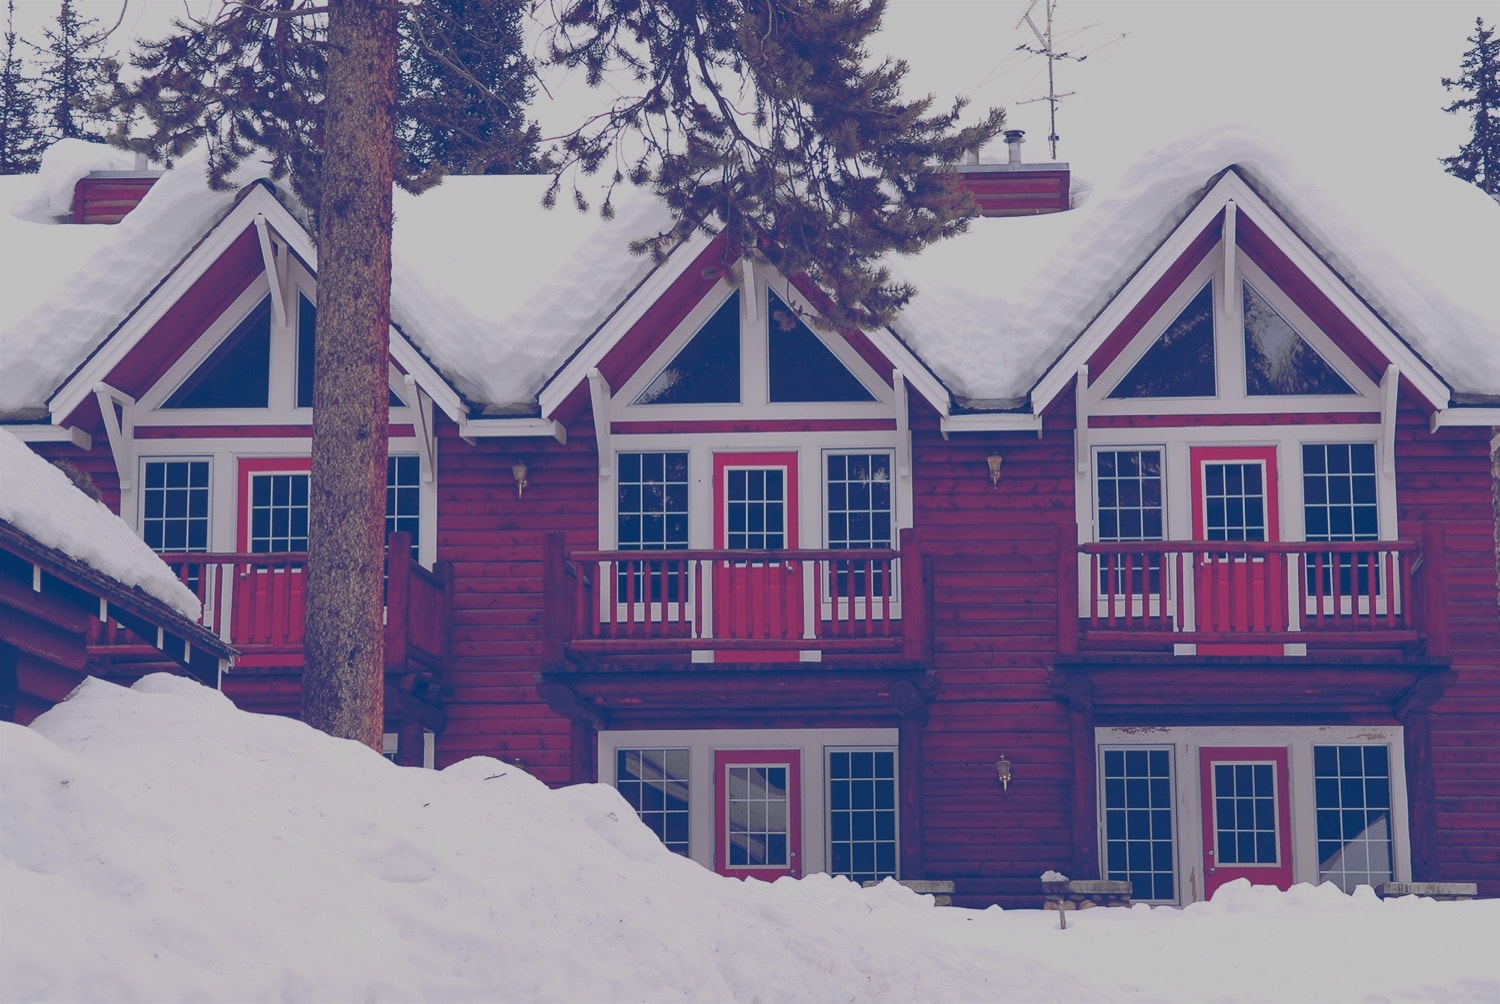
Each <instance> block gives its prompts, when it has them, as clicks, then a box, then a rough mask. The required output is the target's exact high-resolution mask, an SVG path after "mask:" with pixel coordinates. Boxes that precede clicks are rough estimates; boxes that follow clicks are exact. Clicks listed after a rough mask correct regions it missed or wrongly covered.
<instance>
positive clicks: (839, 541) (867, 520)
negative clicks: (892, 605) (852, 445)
mask: <svg viewBox="0 0 1500 1004" xmlns="http://www.w3.org/2000/svg"><path fill="white" fill-rule="evenodd" d="M827 491H828V494H827V499H828V537H827V540H828V547H829V548H830V549H833V550H850V549H856V550H869V549H875V548H886V547H890V546H891V543H892V539H891V538H892V534H891V457H890V454H888V453H833V454H829V456H828V482H827ZM868 565H869V563H868V562H851V561H840V562H835V563H834V568H833V573H834V581H833V583H832V589H833V592H834V595H836V596H851V595H852V596H856V597H858V596H865V595H872V596H884V595H885V569H884V568H883V567H882V568H876V569H874V573H875V574H874V577H873V581H870V578H871V577H870V576H869V575H868V574H867V573H868V572H869V571H870V568H869V567H868Z"/></svg>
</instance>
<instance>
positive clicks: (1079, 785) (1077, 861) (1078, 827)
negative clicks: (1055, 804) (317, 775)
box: [1067, 676, 1099, 879]
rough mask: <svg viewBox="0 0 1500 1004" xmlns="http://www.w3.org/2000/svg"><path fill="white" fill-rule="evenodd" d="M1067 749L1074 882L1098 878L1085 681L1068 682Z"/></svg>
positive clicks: (1094, 774)
mask: <svg viewBox="0 0 1500 1004" xmlns="http://www.w3.org/2000/svg"><path fill="white" fill-rule="evenodd" d="M1067 696H1068V747H1069V751H1070V753H1071V754H1072V759H1073V784H1072V790H1071V791H1070V792H1069V799H1068V802H1069V809H1070V810H1071V812H1070V815H1071V816H1072V831H1073V833H1072V837H1073V866H1072V868H1070V869H1069V872H1070V874H1071V875H1072V876H1073V877H1074V878H1080V879H1097V878H1099V820H1098V815H1097V812H1096V808H1095V807H1096V805H1097V799H1098V783H1099V782H1098V770H1097V765H1096V764H1095V762H1094V687H1093V684H1092V683H1090V682H1089V681H1088V680H1087V679H1086V678H1084V677H1082V676H1075V677H1072V678H1071V679H1069V680H1068V683H1067Z"/></svg>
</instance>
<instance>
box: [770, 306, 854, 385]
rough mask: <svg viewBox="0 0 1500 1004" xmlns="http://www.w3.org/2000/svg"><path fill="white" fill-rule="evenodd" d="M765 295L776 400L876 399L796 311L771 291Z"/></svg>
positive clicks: (772, 383) (772, 378)
mask: <svg viewBox="0 0 1500 1004" xmlns="http://www.w3.org/2000/svg"><path fill="white" fill-rule="evenodd" d="M766 298H767V308H768V313H767V327H768V329H769V332H768V339H769V343H770V344H769V347H768V352H769V355H770V369H771V374H770V383H771V386H770V399H771V400H772V401H773V402H796V401H873V400H875V395H873V394H871V393H870V392H869V391H868V390H866V389H865V386H864V384H862V383H860V382H859V380H858V379H856V378H855V376H854V374H853V373H850V372H849V370H848V369H847V368H846V367H845V366H844V364H843V363H841V362H839V360H838V357H837V356H835V355H834V354H833V352H832V351H831V350H830V349H829V348H828V346H827V345H825V344H823V340H822V339H821V338H819V337H818V336H817V335H816V334H814V333H813V330H812V329H811V328H809V327H808V326H807V322H806V321H804V320H803V319H802V318H801V316H799V315H798V313H797V312H796V311H795V310H793V309H792V308H791V307H788V306H787V305H786V304H785V303H783V302H782V300H781V297H779V296H777V295H776V294H775V293H773V292H771V291H770V290H767V291H766Z"/></svg>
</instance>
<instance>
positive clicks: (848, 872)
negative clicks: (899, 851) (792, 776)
mask: <svg viewBox="0 0 1500 1004" xmlns="http://www.w3.org/2000/svg"><path fill="white" fill-rule="evenodd" d="M828 871H829V873H830V874H832V875H845V876H847V877H849V878H851V879H853V880H854V881H856V882H870V881H874V880H877V879H883V878H889V877H891V876H894V875H895V874H896V752H895V750H829V751H828Z"/></svg>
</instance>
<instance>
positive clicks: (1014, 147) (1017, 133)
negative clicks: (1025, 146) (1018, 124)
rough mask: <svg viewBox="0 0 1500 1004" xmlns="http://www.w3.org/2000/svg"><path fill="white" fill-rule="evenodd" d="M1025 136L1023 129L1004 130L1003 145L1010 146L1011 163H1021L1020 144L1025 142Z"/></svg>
mask: <svg viewBox="0 0 1500 1004" xmlns="http://www.w3.org/2000/svg"><path fill="white" fill-rule="evenodd" d="M1025 136H1026V130H1025V129H1007V130H1005V145H1006V146H1008V147H1010V162H1011V163H1012V164H1019V163H1021V144H1022V143H1024V142H1026V139H1025Z"/></svg>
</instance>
